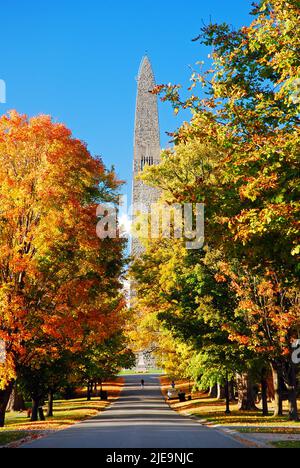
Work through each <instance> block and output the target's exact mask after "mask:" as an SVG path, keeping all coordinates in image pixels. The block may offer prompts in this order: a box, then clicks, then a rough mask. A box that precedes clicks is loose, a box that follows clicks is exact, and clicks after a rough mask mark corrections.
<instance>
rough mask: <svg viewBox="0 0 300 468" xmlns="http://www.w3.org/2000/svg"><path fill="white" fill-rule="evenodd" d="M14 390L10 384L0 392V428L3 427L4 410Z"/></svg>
mask: <svg viewBox="0 0 300 468" xmlns="http://www.w3.org/2000/svg"><path fill="white" fill-rule="evenodd" d="M13 388H14V382H10V383H9V384H8V385H7V386H6V387H5V389H4V390H0V427H4V424H5V413H6V408H7V405H8V402H9V399H10V395H11V392H12V391H13Z"/></svg>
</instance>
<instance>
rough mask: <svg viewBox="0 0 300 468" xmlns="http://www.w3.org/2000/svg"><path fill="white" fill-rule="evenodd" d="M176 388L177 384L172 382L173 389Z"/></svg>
mask: <svg viewBox="0 0 300 468" xmlns="http://www.w3.org/2000/svg"><path fill="white" fill-rule="evenodd" d="M175 387H176V384H175V382H174V380H173V382H172V388H174V389H175Z"/></svg>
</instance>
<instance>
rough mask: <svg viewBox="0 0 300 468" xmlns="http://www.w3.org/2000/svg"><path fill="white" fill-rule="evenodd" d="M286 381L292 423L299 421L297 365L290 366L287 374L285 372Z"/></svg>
mask: <svg viewBox="0 0 300 468" xmlns="http://www.w3.org/2000/svg"><path fill="white" fill-rule="evenodd" d="M284 374H286V375H284V377H285V378H284V380H285V384H286V387H287V389H288V393H289V419H290V421H296V422H298V421H299V414H298V402H297V375H296V369H295V365H294V364H293V363H291V364H288V370H287V372H284Z"/></svg>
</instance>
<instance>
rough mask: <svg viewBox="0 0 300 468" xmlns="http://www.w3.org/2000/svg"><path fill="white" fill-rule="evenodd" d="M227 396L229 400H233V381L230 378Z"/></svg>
mask: <svg viewBox="0 0 300 468" xmlns="http://www.w3.org/2000/svg"><path fill="white" fill-rule="evenodd" d="M229 398H230V401H235V381H234V379H232V380H231V381H230V382H229Z"/></svg>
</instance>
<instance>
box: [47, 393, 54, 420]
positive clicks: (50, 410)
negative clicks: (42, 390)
mask: <svg viewBox="0 0 300 468" xmlns="http://www.w3.org/2000/svg"><path fill="white" fill-rule="evenodd" d="M53 402H54V392H53V390H49V394H48V410H47V417H48V418H52V417H53Z"/></svg>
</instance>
